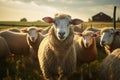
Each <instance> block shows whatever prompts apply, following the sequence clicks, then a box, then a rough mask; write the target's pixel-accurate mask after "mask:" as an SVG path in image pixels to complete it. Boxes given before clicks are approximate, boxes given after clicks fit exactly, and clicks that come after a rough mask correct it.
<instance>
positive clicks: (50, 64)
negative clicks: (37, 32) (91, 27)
mask: <svg viewBox="0 0 120 80" xmlns="http://www.w3.org/2000/svg"><path fill="white" fill-rule="evenodd" d="M43 20H44V21H45V22H48V23H54V24H53V26H52V28H51V29H50V30H49V32H48V35H47V36H46V37H45V38H44V39H43V40H42V42H41V44H40V46H39V50H38V58H39V62H40V67H41V70H42V73H43V76H44V78H45V79H46V80H56V79H57V78H58V76H59V80H67V76H68V75H69V74H71V73H72V72H73V71H74V69H75V66H76V53H75V47H74V46H75V45H74V41H73V38H74V33H73V31H72V29H71V26H70V25H71V24H74V25H76V24H79V23H81V20H79V19H73V20H72V19H71V17H70V16H69V15H66V14H56V15H55V18H54V19H53V18H51V17H45V18H43ZM70 23H71V24H70Z"/></svg>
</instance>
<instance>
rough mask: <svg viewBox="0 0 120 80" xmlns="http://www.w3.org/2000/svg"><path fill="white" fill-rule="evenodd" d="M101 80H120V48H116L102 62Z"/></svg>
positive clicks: (100, 68) (100, 69)
mask: <svg viewBox="0 0 120 80" xmlns="http://www.w3.org/2000/svg"><path fill="white" fill-rule="evenodd" d="M99 76H100V79H101V80H120V48H117V49H115V50H114V51H113V52H112V53H111V54H110V55H108V56H107V57H106V58H105V59H104V60H103V61H102V63H101V64H100V67H99Z"/></svg>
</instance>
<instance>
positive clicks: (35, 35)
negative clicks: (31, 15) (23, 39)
mask: <svg viewBox="0 0 120 80" xmlns="http://www.w3.org/2000/svg"><path fill="white" fill-rule="evenodd" d="M28 37H29V39H30V40H31V41H32V42H35V41H36V40H37V38H38V31H37V30H36V29H31V30H29V31H28Z"/></svg>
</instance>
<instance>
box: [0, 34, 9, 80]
mask: <svg viewBox="0 0 120 80" xmlns="http://www.w3.org/2000/svg"><path fill="white" fill-rule="evenodd" d="M9 54H10V50H9V47H8V45H7V42H6V41H5V39H4V38H2V37H1V36H0V80H3V78H4V77H6V76H7V75H6V74H7V73H6V72H7V68H8V63H7V58H8V57H9Z"/></svg>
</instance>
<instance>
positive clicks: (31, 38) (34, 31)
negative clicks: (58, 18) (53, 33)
mask: <svg viewBox="0 0 120 80" xmlns="http://www.w3.org/2000/svg"><path fill="white" fill-rule="evenodd" d="M21 31H22V32H23V33H27V36H26V40H27V43H28V44H29V46H30V47H31V48H33V50H34V52H35V53H36V54H37V53H38V47H39V44H40V43H41V41H42V40H43V38H44V35H42V34H41V33H39V32H42V31H43V30H42V29H41V28H40V29H38V28H37V27H35V26H31V27H28V28H26V29H22V30H21ZM36 56H37V55H36Z"/></svg>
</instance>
